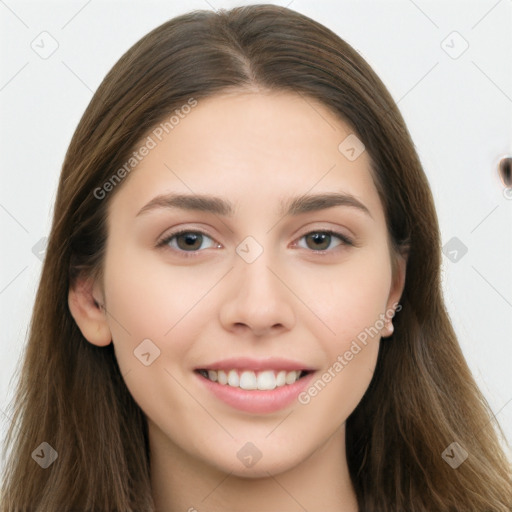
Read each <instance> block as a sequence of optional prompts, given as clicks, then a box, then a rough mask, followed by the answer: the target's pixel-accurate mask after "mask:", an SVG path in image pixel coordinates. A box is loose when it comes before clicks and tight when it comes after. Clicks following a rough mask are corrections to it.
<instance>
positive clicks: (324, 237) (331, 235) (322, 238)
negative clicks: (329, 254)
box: [298, 230, 354, 252]
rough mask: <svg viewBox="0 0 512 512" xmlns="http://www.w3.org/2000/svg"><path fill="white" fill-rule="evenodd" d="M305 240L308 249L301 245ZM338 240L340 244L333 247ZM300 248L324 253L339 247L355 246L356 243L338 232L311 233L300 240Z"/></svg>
mask: <svg viewBox="0 0 512 512" xmlns="http://www.w3.org/2000/svg"><path fill="white" fill-rule="evenodd" d="M303 239H304V240H305V243H306V247H304V246H303V245H300V241H301V240H303ZM336 239H337V241H338V243H336V244H334V245H332V243H333V242H335V241H336ZM298 245H299V247H302V248H304V249H312V250H313V251H315V252H323V251H326V250H328V249H332V248H333V247H337V246H339V245H351V246H352V245H354V242H353V241H352V240H351V239H350V238H348V237H347V236H345V235H343V234H341V233H337V232H336V231H330V230H327V231H311V232H310V233H306V234H305V235H303V236H302V237H301V238H300V239H299V244H298Z"/></svg>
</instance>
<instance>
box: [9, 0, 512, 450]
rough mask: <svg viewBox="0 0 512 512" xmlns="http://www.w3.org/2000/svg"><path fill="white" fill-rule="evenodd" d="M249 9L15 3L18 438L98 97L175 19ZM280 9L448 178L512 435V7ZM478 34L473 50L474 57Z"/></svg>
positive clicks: (434, 172) (478, 371)
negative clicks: (511, 157) (63, 184)
mask: <svg viewBox="0 0 512 512" xmlns="http://www.w3.org/2000/svg"><path fill="white" fill-rule="evenodd" d="M248 3H255V2H242V1H237V2H229V1H223V0H208V2H207V1H206V0H197V1H190V2H176V1H161V2H143V1H130V2H107V1H99V0H93V1H80V2H74V1H65V2H64V1H61V2H20V1H14V0H5V1H0V34H1V35H0V38H1V49H2V53H1V57H0V73H1V75H0V130H1V132H0V133H1V136H0V144H1V147H0V151H1V152H0V155H1V160H0V229H1V237H2V238H1V240H2V243H1V246H0V247H1V250H0V258H1V260H0V261H1V267H0V269H1V270H0V319H1V324H0V326H1V328H0V435H1V437H2V438H3V437H4V435H5V429H6V426H7V423H8V416H9V411H8V408H7V405H8V401H9V399H10V398H11V396H12V391H13V382H11V380H12V377H13V375H14V372H15V369H16V368H17V365H18V360H19V357H20V355H21V351H22V348H23V346H24V342H25V336H26V333H27V327H28V323H29V319H30V315H31V308H32V305H33V301H34V296H35V290H36V287H37V283H38V279H39V274H40V270H41V261H40V259H39V258H38V257H37V256H36V255H35V254H34V252H33V247H34V246H36V247H37V244H38V242H39V241H40V239H41V238H43V237H45V236H46V235H47V234H48V232H49V229H50V218H51V209H52V205H53V202H54V200H55V193H56V188H57V182H58V176H59V172H60V168H61V165H62V162H63V158H64V154H65V151H66V148H67V145H68V144H69V141H70V139H71V136H72V134H73V131H74V129H75V127H76V125H77V123H78V121H79V119H80V117H81V115H82V113H83V111H84V109H85V107H86V106H87V104H88V102H89V100H90V99H91V97H92V94H93V91H95V90H96V88H97V87H98V85H99V84H100V82H101V80H102V79H103V77H104V76H105V74H106V73H107V71H108V70H109V69H110V68H111V67H112V66H113V64H114V63H115V62H116V61H117V60H118V58H119V57H120V56H121V55H122V54H123V53H124V52H125V51H126V50H127V49H128V48H129V47H130V46H131V45H132V44H133V43H135V42H136V41H137V40H138V39H140V38H141V37H142V36H143V35H145V34H146V33H147V32H149V31H150V30H151V29H153V28H155V27H156V26H158V25H160V24H161V23H163V22H164V21H166V20H168V19H169V18H171V17H174V16H175V15H177V14H181V13H184V12H186V11H189V10H192V9H212V8H230V7H234V6H236V5H242V4H248ZM269 3H275V4H279V5H288V6H289V7H290V8H292V9H295V10H297V11H299V12H301V13H303V14H306V15H308V16H310V17H312V18H313V19H315V20H317V21H319V22H321V23H323V24H324V25H326V26H327V27H329V28H331V29H332V30H334V31H335V32H336V33H337V34H339V35H340V36H341V37H342V38H343V39H345V40H346V41H347V42H348V43H349V44H351V45H352V46H353V47H354V48H355V49H357V50H358V51H359V52H360V53H361V54H362V55H363V57H364V58H365V59H366V60H367V61H368V62H369V64H370V65H371V66H372V67H373V68H374V70H375V71H376V72H377V74H378V75H379V76H380V77H381V79H382V80H383V82H384V83H385V84H386V86H387V87H388V89H389V90H390V92H391V94H392V96H393V97H394V99H395V101H397V102H398V106H399V108H400V110H401V112H402V114H403V115H404V118H405V120H406V123H407V126H408V128H409V131H410V132H411V135H412V138H413V140H414V143H415V145H416V148H417V151H418V153H419V155H420V158H421V161H422V163H423V165H424V168H425V171H426V173H427V176H428V178H429V180H430V183H431V186H432V190H433V193H434V197H435V202H436V206H437V211H438V215H439V219H440V225H441V231H442V238H443V244H446V243H447V242H448V241H449V240H450V239H451V238H453V237H457V238H458V239H459V240H460V241H461V242H462V243H464V245H465V246H467V248H468V252H467V254H465V255H464V256H463V257H461V258H459V260H458V261H456V262H452V261H450V260H449V259H448V258H447V257H443V258H444V262H443V286H444V290H445V297H446V302H447V307H448V310H449V313H450V316H451V318H452V320H453V323H454V326H455V329H456V332H457V334H458V335H459V337H460V343H461V346H462V349H463V352H464V354H465V356H466V358H467V361H468V363H469V365H470V367H471V369H472V371H473V373H474V376H475V378H476V380H477V382H478V384H479V385H480V386H481V389H482V391H483V392H484V394H485V396H486V397H487V399H488V401H489V403H490V405H491V407H492V409H493V411H494V413H495V414H496V415H497V418H498V420H499V421H500V423H501V425H502V426H503V427H504V429H505V432H506V435H507V437H508V440H509V442H511V443H512V372H511V369H510V362H511V361H512V343H511V342H510V341H511V334H510V333H511V331H512V264H511V263H512V228H511V220H512V198H511V199H507V198H506V197H505V195H504V185H503V184H502V183H501V182H500V179H499V177H498V173H497V162H498V159H499V158H500V157H501V156H503V155H505V154H507V153H512V69H511V68H512V1H511V0H500V1H496V0H478V1H471V2H470V1H467V0H466V1H464V2H456V1H449V2H447V1H438V2H433V1H425V0H423V1H422V0H416V1H412V0H401V1H395V2H391V1H380V2H376V1H373V2H371V1H368V0H365V1H357V2H356V1H339V0H338V1H323V2H318V1H312V0H307V1H303V0H292V1H291V2H290V1H289V0H283V1H281V2H269ZM43 31H46V32H48V33H49V34H50V35H51V38H53V39H55V40H56V41H57V43H58V48H57V50H56V51H55V53H53V54H52V55H51V56H50V57H48V58H47V59H42V58H41V57H40V56H39V55H38V54H37V53H36V52H35V51H34V50H33V49H32V47H31V44H32V45H35V44H36V43H38V41H40V37H46V38H47V39H46V45H45V47H46V48H49V47H50V46H49V44H51V39H48V37H49V36H40V34H41V32H43ZM454 31H456V32H458V33H459V34H460V36H458V35H454V34H453V32H454ZM38 37H39V39H38ZM462 38H463V39H462ZM464 40H465V41H466V42H467V44H469V47H468V48H467V50H466V51H465V52H464V53H462V54H461V55H458V54H459V53H460V52H461V51H462V49H463V48H464V45H465V44H466V43H464ZM33 41H35V43H33ZM443 41H444V43H443ZM38 44H39V45H41V43H40V42H39V43H38ZM445 50H446V51H445ZM447 51H448V52H451V54H452V55H451V56H450V55H449V54H448V53H447ZM454 56H456V57H457V58H453V57H454ZM509 197H510V195H509ZM36 252H37V251H36ZM442 342H443V340H439V343H442ZM456 398H457V397H454V399H456Z"/></svg>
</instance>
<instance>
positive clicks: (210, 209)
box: [101, 93, 403, 476]
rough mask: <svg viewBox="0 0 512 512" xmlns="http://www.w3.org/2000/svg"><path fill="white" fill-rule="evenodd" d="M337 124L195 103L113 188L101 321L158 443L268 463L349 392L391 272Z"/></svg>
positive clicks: (283, 107) (240, 104) (379, 222)
mask: <svg viewBox="0 0 512 512" xmlns="http://www.w3.org/2000/svg"><path fill="white" fill-rule="evenodd" d="M159 133H160V132H159ZM350 133H351V130H350V128H349V127H348V126H347V125H346V124H344V123H343V122H341V121H340V120H339V119H338V118H337V117H335V116H334V115H333V114H332V113H331V112H330V111H329V110H328V109H326V108H325V107H324V106H322V105H321V104H319V103H317V102H314V101H313V100H308V101H305V99H304V98H302V97H300V96H295V95H292V94H285V93H280V94H277V93H272V94H267V93H265V94H263V93H244V94H242V93H237V94H232V95H223V96H217V97H213V98H210V99H207V100H201V101H200V102H199V103H198V105H197V106H196V107H195V108H193V109H192V111H191V112H190V113H189V114H188V115H186V116H183V119H180V121H179V124H177V125H175V126H174V128H173V129H172V130H170V131H169V133H168V134H166V135H165V137H161V138H162V140H161V141H160V140H158V139H157V138H156V137H155V136H154V135H153V139H154V140H155V142H156V147H154V148H152V149H151V150H150V151H149V154H148V155H147V156H145V157H144V158H143V160H142V161H141V162H140V163H139V164H138V166H137V167H136V169H135V170H133V171H132V172H131V174H130V175H129V176H128V177H127V178H126V181H125V182H124V183H123V184H122V186H120V189H119V190H117V191H116V194H115V195H114V196H113V198H112V200H111V203H110V205H109V218H108V232H109V237H108V243H107V250H106V259H105V262H104V277H103V282H102V287H101V290H102V298H103V300H104V303H105V306H106V311H107V312H108V314H107V315H106V319H107V322H108V327H109V330H110V333H111V336H112V341H113V344H114V348H115V353H116V356H117V359H118V362H119V366H120V369H121V372H122V374H123V378H124V380H125V382H126V385H127V387H128V389H129V391H130V392H131V394H132V395H133V397H134V399H135V400H136V402H137V403H138V404H139V405H140V407H141V408H142V410H143V411H144V413H145V414H146V416H147V419H148V425H149V429H150V436H151V438H152V439H153V440H156V439H158V440H159V442H160V446H161V447H163V446H165V449H166V450H168V452H169V453H172V454H174V455H177V454H180V456H183V457H188V458H190V459H193V460H194V461H196V462H197V463H198V464H208V465H210V466H212V467H215V468H217V469H220V470H222V471H225V472H232V473H234V474H237V475H245V476H261V475H266V474H267V471H269V472H272V473H276V472H279V471H284V470H286V469H287V468H292V467H294V466H296V465H298V464H300V463H301V461H304V460H306V459H307V458H308V457H309V456H310V455H311V454H312V453H314V452H315V451H316V450H318V448H319V447H321V446H322V445H324V444H325V442H326V440H327V439H328V438H329V436H331V434H332V433H333V432H335V431H336V430H337V429H340V428H341V429H342V427H343V424H344V422H345V420H346V419H347V417H348V416H349V415H350V413H351V412H352V411H353V410H354V408H355V407H356V406H357V404H358V402H359V401H360V400H361V398H362V396H363V394H364V393H365V391H366V389H367V387H368V385H369V383H370V381H371V379H372V376H373V372H374V368H375V364H376V359H377V354H378V350H379V343H380V342H381V340H380V337H381V335H382V336H385V335H386V334H385V332H386V331H385V327H383V326H384V321H383V319H385V317H386V316H387V317H388V318H389V316H390V315H392V313H391V311H390V308H392V307H393V305H395V306H396V303H397V302H398V301H399V297H400V293H401V291H402V286H403V267H400V268H401V269H402V273H401V278H397V279H393V276H392V271H391V256H390V249H389V247H390V245H389V241H388V235H387V229H386V222H385V218H384V212H383V208H382V204H381V202H380V200H379V197H378V194H377V190H376V188H375V186H374V183H373V181H372V177H371V174H370V159H369V156H368V154H367V153H366V152H365V151H363V152H362V153H361V154H360V155H359V156H358V157H357V158H356V159H354V158H353V155H352V152H350V150H348V152H347V150H343V148H344V147H345V146H343V145H342V150H340V149H339V146H340V143H342V141H344V140H345V139H346V137H347V136H349V135H350ZM349 140H350V139H349ZM347 155H348V156H351V157H352V158H348V157H347ZM336 194H337V195H336ZM317 195H318V196H319V197H318V198H317V199H316V200H313V199H311V197H310V196H317ZM178 196H186V197H181V198H179V197H178ZM191 196H208V198H206V199H205V198H203V200H202V201H198V200H197V199H196V200H193V199H191ZM320 196H323V197H320ZM297 198H302V199H303V200H302V201H297ZM308 198H309V199H308ZM294 200H295V201H294ZM399 277H400V276H399ZM377 331H378V332H377ZM382 342H383V343H384V342H385V340H384V341H382ZM208 370H209V371H208ZM297 378H298V380H296V379H297ZM210 379H213V380H210ZM226 379H228V383H227V384H226V383H225V381H226ZM215 380H216V382H215ZM240 386H242V388H241V387H240ZM255 386H256V387H257V388H258V389H251V388H254V387H255ZM243 388H246V389H243ZM259 388H264V389H259ZM342 431H343V430H340V432H342ZM248 443H249V444H248ZM259 454H261V458H260V460H259V461H258V462H257V464H252V463H251V462H250V460H252V458H254V457H256V458H257V457H259V456H260V455H259ZM241 462H242V463H241ZM246 462H247V463H246Z"/></svg>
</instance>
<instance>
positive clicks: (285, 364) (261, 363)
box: [196, 357, 314, 372]
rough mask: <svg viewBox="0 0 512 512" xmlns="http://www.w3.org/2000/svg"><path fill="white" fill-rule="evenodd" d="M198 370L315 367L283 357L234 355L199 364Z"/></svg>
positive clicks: (305, 368) (306, 368)
mask: <svg viewBox="0 0 512 512" xmlns="http://www.w3.org/2000/svg"><path fill="white" fill-rule="evenodd" d="M196 369H197V370H224V371H225V370H233V369H238V370H252V371H263V370H286V371H289V372H291V371H293V370H305V371H313V370H314V369H313V368H311V367H309V366H308V365H307V364H305V363H300V362H297V361H292V360H291V359H281V358H275V357H271V358H267V359H252V358H249V357H233V358H229V359H222V361H215V362H213V363H210V364H206V365H204V366H199V367H197V368H196Z"/></svg>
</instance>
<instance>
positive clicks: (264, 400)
mask: <svg viewBox="0 0 512 512" xmlns="http://www.w3.org/2000/svg"><path fill="white" fill-rule="evenodd" d="M194 373H195V374H196V375H197V377H198V378H199V379H200V380H201V382H202V383H203V384H204V385H205V386H206V387H207V388H208V389H209V390H210V391H211V392H212V393H213V394H214V395H215V396H216V397H217V398H219V399H220V400H222V401H223V402H225V403H226V404H228V405H230V406H231V407H233V408H235V409H238V410H240V411H244V412H249V413H253V414H269V413H272V412H276V411H280V410H281V409H284V408H285V407H288V406H289V405H290V404H292V403H293V401H294V400H296V399H297V397H298V395H299V394H300V393H301V392H302V391H303V390H304V389H305V388H306V387H307V386H308V385H309V383H310V382H311V380H312V379H313V376H314V372H312V373H309V374H307V375H305V376H304V377H302V378H301V379H299V380H298V381H297V382H295V383H294V384H285V385H284V386H281V387H278V388H275V389H273V390H270V391H260V390H251V391H247V390H245V389H241V388H235V387H232V386H229V385H228V384H219V383H218V382H213V381H211V380H210V379H207V378H206V377H203V376H202V375H201V374H200V373H196V372H194Z"/></svg>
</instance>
